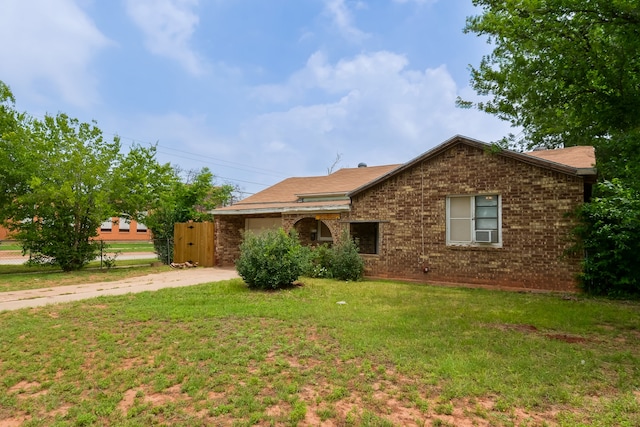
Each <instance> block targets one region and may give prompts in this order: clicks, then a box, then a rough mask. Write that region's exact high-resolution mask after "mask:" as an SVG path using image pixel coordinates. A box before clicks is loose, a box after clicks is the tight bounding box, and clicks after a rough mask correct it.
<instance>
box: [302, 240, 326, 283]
mask: <svg viewBox="0 0 640 427" xmlns="http://www.w3.org/2000/svg"><path fill="white" fill-rule="evenodd" d="M333 256H334V255H333V251H332V250H331V247H330V246H329V245H327V244H326V243H325V244H323V245H320V246H317V247H315V248H309V254H308V256H307V258H308V262H307V264H306V266H305V270H304V273H303V274H304V275H305V276H307V277H316V278H321V279H331V278H332V277H333V274H332V271H331V265H332V264H333Z"/></svg>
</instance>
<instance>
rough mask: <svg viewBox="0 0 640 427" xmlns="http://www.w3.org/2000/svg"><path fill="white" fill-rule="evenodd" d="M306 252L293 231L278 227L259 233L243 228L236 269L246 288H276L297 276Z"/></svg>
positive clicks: (285, 285) (303, 264)
mask: <svg viewBox="0 0 640 427" xmlns="http://www.w3.org/2000/svg"><path fill="white" fill-rule="evenodd" d="M306 253H307V252H306V251H305V250H304V248H303V247H302V245H301V244H300V241H299V240H298V235H297V234H296V232H295V231H291V233H289V234H287V233H285V231H284V230H283V229H282V228H280V229H278V230H267V231H265V232H263V233H261V234H255V233H252V232H246V233H245V234H244V239H243V241H242V244H241V245H240V258H239V259H238V260H237V261H236V269H237V270H238V274H239V275H240V277H242V279H243V280H244V281H245V283H246V284H247V285H248V286H249V288H252V289H280V288H283V287H287V286H290V285H291V284H293V282H295V281H296V280H297V279H298V277H300V275H301V274H302V271H303V269H304V267H305V264H306V262H307V260H306Z"/></svg>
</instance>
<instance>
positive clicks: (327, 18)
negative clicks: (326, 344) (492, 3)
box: [0, 0, 514, 193]
mask: <svg viewBox="0 0 640 427" xmlns="http://www.w3.org/2000/svg"><path fill="white" fill-rule="evenodd" d="M478 12H479V11H478V10H475V9H474V8H473V6H472V4H471V0H370V1H364V0H362V1H360V0H109V1H104V0H102V1H100V0H3V1H2V5H0V39H1V40H3V42H2V43H1V44H0V58H2V60H1V61H0V80H2V81H4V82H5V83H6V84H8V85H9V86H10V87H11V89H12V90H13V92H14V95H15V96H16V98H17V108H18V110H20V111H27V112H28V113H30V114H32V115H34V116H43V115H44V114H45V113H49V114H56V113H58V112H64V113H67V114H68V115H70V116H72V117H77V118H78V119H80V120H82V121H90V120H96V121H97V122H98V126H99V127H100V128H101V129H102V130H103V132H104V134H105V135H106V136H107V137H109V138H111V137H112V136H113V135H116V134H117V135H119V136H120V137H121V139H122V145H123V149H125V150H126V149H127V148H128V147H129V146H130V145H131V144H132V143H139V144H143V145H146V144H150V143H156V142H157V143H158V160H160V161H161V162H170V163H173V164H176V165H179V166H180V167H182V168H183V169H200V168H202V167H205V166H206V167H209V168H210V169H211V170H212V171H213V172H214V174H215V175H216V176H217V177H218V182H219V183H224V182H229V183H232V184H237V185H239V186H240V187H241V189H242V190H243V191H245V192H247V193H252V192H257V191H260V190H262V189H264V188H266V186H269V185H272V184H274V183H276V182H278V181H280V180H282V179H284V178H286V177H289V176H312V175H325V174H326V173H327V171H328V169H329V168H330V167H331V166H332V165H333V164H334V161H335V160H336V158H337V157H338V156H339V158H340V161H339V162H338V164H337V167H336V168H341V167H356V166H357V165H358V163H360V162H365V163H367V164H369V165H382V164H391V163H404V162H406V161H409V160H411V159H412V158H414V157H416V156H418V155H420V154H421V153H423V152H425V151H427V150H429V149H430V148H433V147H434V146H436V145H438V144H439V143H441V142H443V141H444V140H446V139H448V138H450V137H452V136H453V135H456V134H462V135H466V136H469V137H472V138H476V139H480V140H483V141H487V142H490V141H493V140H497V139H499V138H501V137H503V136H505V135H506V134H508V133H509V132H513V131H514V130H513V129H511V128H510V127H509V124H508V123H506V122H502V121H500V120H498V119H497V118H495V117H493V116H490V115H487V114H486V113H482V112H479V111H475V110H464V109H459V108H456V107H455V100H456V97H457V96H462V97H463V98H465V99H476V95H475V94H474V92H473V91H472V90H471V89H470V88H469V67H468V66H469V64H473V65H477V64H478V63H479V61H480V59H481V57H482V55H485V54H487V53H489V51H490V46H489V45H487V44H486V43H485V41H484V40H482V39H479V38H478V37H476V36H475V35H472V34H463V32H462V29H463V27H464V24H465V18H466V17H467V16H470V15H475V14H478Z"/></svg>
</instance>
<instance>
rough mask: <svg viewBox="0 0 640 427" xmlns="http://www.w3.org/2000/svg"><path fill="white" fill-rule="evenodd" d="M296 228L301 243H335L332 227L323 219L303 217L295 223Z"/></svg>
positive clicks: (314, 244)
mask: <svg viewBox="0 0 640 427" xmlns="http://www.w3.org/2000/svg"><path fill="white" fill-rule="evenodd" d="M294 228H295V230H296V232H297V233H298V236H299V238H300V243H302V244H303V245H305V246H319V245H322V244H329V245H331V244H332V243H333V234H332V233H331V229H330V228H329V226H328V225H327V224H326V223H325V222H323V221H322V220H317V219H315V218H302V219H301V220H299V221H298V222H296V223H295V224H294Z"/></svg>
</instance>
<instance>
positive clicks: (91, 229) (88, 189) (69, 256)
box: [0, 82, 172, 271]
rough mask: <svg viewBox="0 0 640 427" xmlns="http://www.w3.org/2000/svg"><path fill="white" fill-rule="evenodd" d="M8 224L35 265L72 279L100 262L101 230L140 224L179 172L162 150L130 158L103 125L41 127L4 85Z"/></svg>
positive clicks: (0, 122) (3, 214)
mask: <svg viewBox="0 0 640 427" xmlns="http://www.w3.org/2000/svg"><path fill="white" fill-rule="evenodd" d="M0 95H2V96H3V98H2V99H0V105H1V106H2V109H1V110H0V126H1V127H0V178H1V179H0V221H1V222H2V224H3V225H4V226H5V227H7V228H8V229H9V230H10V231H12V233H13V236H14V237H15V238H16V239H17V240H18V241H20V242H21V243H22V247H23V250H24V251H25V252H29V253H30V254H31V256H32V260H33V261H35V262H47V263H52V264H56V265H58V266H60V267H61V268H62V269H63V270H65V271H70V270H75V269H79V268H81V267H83V266H84V265H86V263H87V262H89V261H90V260H92V259H94V258H95V257H96V253H97V251H98V242H96V241H95V240H94V238H95V237H96V236H97V230H98V227H99V226H100V224H101V223H102V222H103V221H104V220H105V219H107V218H110V217H112V216H121V215H125V216H130V217H139V216H140V212H144V211H146V210H148V209H149V207H150V206H152V204H153V203H154V201H155V200H156V199H158V194H159V193H161V192H162V189H163V186H164V187H165V189H166V188H168V186H169V184H170V182H171V181H170V179H171V176H172V175H171V169H170V168H169V166H168V165H165V166H163V165H159V164H158V162H157V161H156V160H155V147H151V148H143V147H140V146H134V147H132V148H131V150H129V152H128V153H127V154H126V155H125V154H122V153H121V152H120V149H121V147H120V141H119V139H118V138H117V137H115V138H113V140H111V141H108V140H105V139H104V138H103V135H102V132H101V131H100V129H99V128H98V127H97V126H96V125H95V123H92V124H89V123H81V122H79V121H78V120H77V119H73V118H69V117H68V116H67V115H65V114H58V115H56V116H49V115H47V116H45V117H44V119H42V120H38V119H35V118H32V117H29V116H27V115H25V114H19V113H17V112H16V111H15V108H14V99H13V96H12V94H11V91H10V90H9V88H8V87H7V86H6V85H5V84H4V83H1V82H0Z"/></svg>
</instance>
